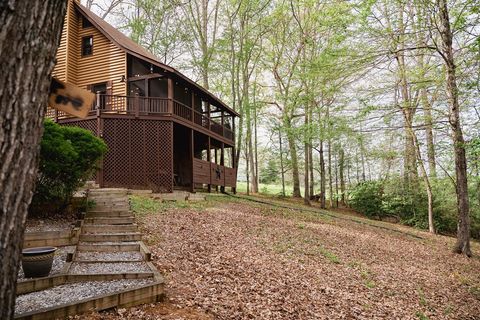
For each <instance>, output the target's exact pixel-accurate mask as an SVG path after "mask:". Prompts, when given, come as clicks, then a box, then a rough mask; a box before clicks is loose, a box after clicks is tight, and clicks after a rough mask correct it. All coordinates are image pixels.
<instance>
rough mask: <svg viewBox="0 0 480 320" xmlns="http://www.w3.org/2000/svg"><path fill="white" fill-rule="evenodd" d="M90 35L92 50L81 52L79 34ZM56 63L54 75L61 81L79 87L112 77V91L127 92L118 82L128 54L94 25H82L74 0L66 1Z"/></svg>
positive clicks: (125, 65) (125, 67)
mask: <svg viewBox="0 0 480 320" xmlns="http://www.w3.org/2000/svg"><path fill="white" fill-rule="evenodd" d="M85 36H93V54H92V55H89V56H83V57H82V55H81V52H82V48H81V46H82V37H85ZM56 58H57V64H56V66H55V68H54V70H53V75H54V76H55V77H57V78H58V79H60V80H62V81H66V82H69V83H72V84H75V85H77V86H79V87H81V88H85V89H86V88H87V86H89V85H93V84H98V83H103V82H108V81H112V88H111V92H112V94H114V95H126V94H127V88H126V83H125V82H121V79H122V76H126V74H127V70H126V69H127V54H126V52H125V51H123V50H121V49H120V48H119V47H117V46H116V45H115V44H114V43H113V42H112V41H110V40H109V39H108V38H107V37H106V36H104V35H103V34H102V33H101V32H100V31H99V30H98V29H97V28H96V27H95V26H90V27H87V28H83V27H82V14H81V13H80V12H78V11H77V10H75V8H74V4H73V1H69V2H68V9H67V15H66V16H65V21H64V25H63V31H62V38H61V41H60V47H59V48H58V51H57V56H56Z"/></svg>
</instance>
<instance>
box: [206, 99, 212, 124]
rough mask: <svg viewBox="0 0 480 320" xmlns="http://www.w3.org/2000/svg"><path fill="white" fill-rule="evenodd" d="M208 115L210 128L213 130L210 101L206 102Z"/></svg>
mask: <svg viewBox="0 0 480 320" xmlns="http://www.w3.org/2000/svg"><path fill="white" fill-rule="evenodd" d="M206 105H207V115H208V130H209V131H210V130H212V119H211V118H210V103H208V102H206Z"/></svg>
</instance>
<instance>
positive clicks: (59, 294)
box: [15, 279, 154, 314]
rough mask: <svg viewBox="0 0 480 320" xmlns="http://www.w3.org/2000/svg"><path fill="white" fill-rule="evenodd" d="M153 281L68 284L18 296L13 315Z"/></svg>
mask: <svg viewBox="0 0 480 320" xmlns="http://www.w3.org/2000/svg"><path fill="white" fill-rule="evenodd" d="M153 281H154V280H153V279H142V280H114V281H90V282H80V283H69V284H64V285H61V286H57V287H54V288H51V289H47V290H43V291H38V292H32V293H28V294H24V295H21V296H18V297H17V299H16V305H15V313H16V314H19V313H25V312H29V311H33V310H39V309H43V308H49V307H52V306H55V305H60V304H64V303H69V302H73V301H78V300H82V299H88V298H92V297H95V296H99V295H103V294H107V293H114V292H118V291H122V290H126V289H132V288H135V287H140V286H144V285H147V284H149V283H152V282H153Z"/></svg>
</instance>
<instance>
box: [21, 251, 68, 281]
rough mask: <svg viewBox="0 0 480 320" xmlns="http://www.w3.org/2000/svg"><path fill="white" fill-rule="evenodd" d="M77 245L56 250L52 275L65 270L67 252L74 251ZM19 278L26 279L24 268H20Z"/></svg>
mask: <svg viewBox="0 0 480 320" xmlns="http://www.w3.org/2000/svg"><path fill="white" fill-rule="evenodd" d="M74 250H75V246H67V247H59V248H58V250H57V251H55V256H54V257H53V264H52V271H50V276H53V275H56V274H58V273H60V272H61V271H62V270H63V267H64V266H65V262H66V260H67V253H68V252H73V251H74ZM17 279H18V280H25V279H26V278H25V275H24V274H23V268H20V269H19V270H18V278H17Z"/></svg>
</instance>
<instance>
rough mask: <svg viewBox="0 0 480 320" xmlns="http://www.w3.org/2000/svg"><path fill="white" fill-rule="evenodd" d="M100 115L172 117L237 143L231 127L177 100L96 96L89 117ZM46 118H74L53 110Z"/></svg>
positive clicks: (49, 109) (48, 111)
mask: <svg viewBox="0 0 480 320" xmlns="http://www.w3.org/2000/svg"><path fill="white" fill-rule="evenodd" d="M98 113H105V114H125V115H134V116H148V115H151V116H173V117H176V118H179V119H181V120H184V121H185V120H186V121H190V122H192V124H193V125H194V126H199V127H202V128H204V129H207V130H209V131H212V132H214V133H216V134H218V135H220V136H222V137H225V138H226V139H228V140H231V141H234V138H235V135H234V132H233V130H232V129H231V128H229V127H228V125H227V126H224V125H222V124H220V123H218V122H217V121H214V120H212V119H210V118H209V117H208V116H207V115H205V114H202V113H201V112H199V111H197V110H194V109H193V108H192V107H190V106H188V105H185V104H183V103H181V102H180V101H177V100H175V99H168V98H157V97H140V96H120V95H106V94H97V96H96V99H95V101H94V103H93V106H92V109H91V110H90V115H96V114H98ZM45 116H46V117H47V118H51V119H54V120H55V121H57V120H58V119H65V118H72V116H69V115H68V114H66V113H65V112H62V111H58V110H54V109H51V108H48V109H47V112H46V114H45Z"/></svg>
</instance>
